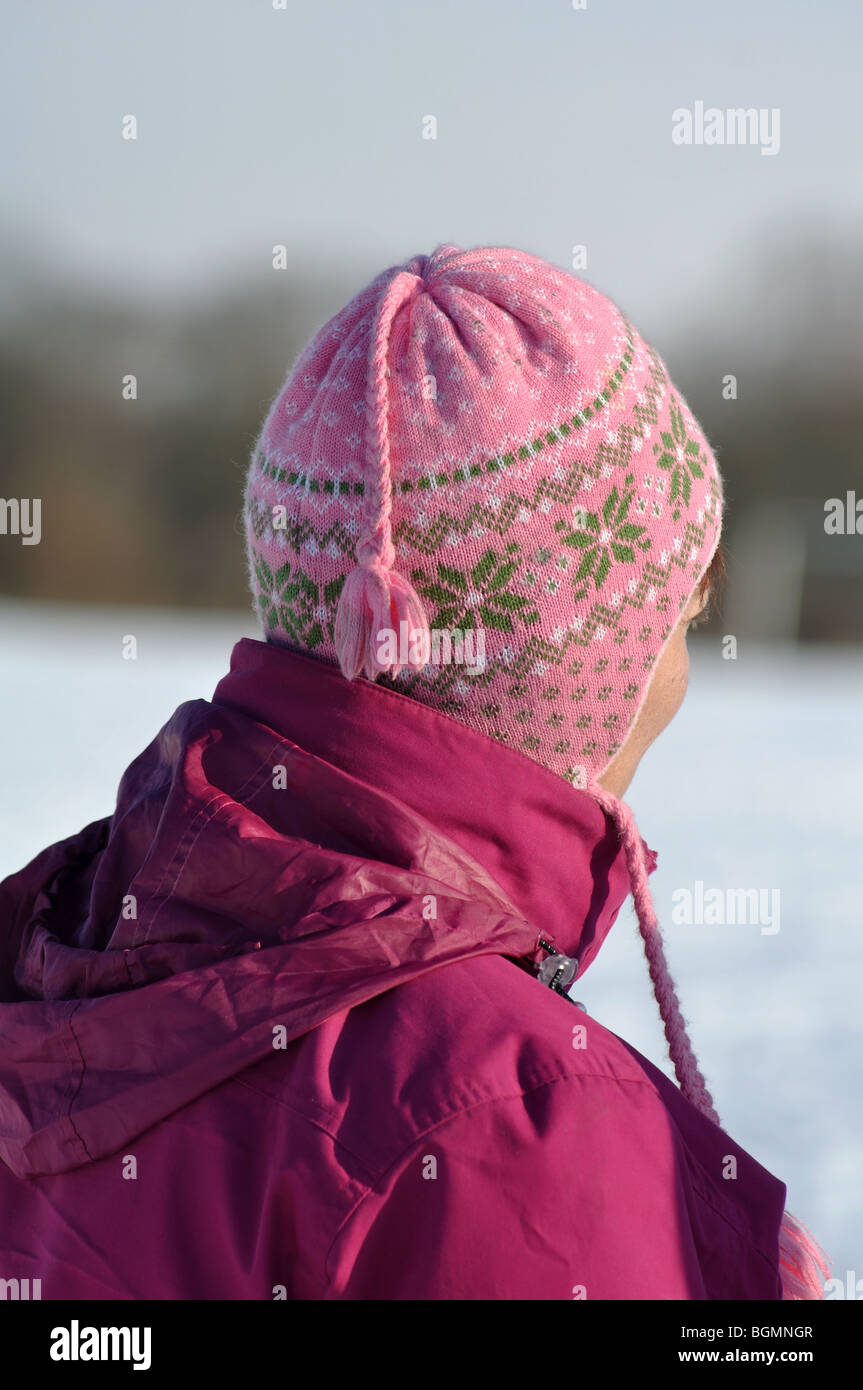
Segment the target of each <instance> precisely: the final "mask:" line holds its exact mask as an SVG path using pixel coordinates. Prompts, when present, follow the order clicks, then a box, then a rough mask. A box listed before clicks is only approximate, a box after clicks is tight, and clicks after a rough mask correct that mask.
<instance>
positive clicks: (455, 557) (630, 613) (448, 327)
mask: <svg viewBox="0 0 863 1390" xmlns="http://www.w3.org/2000/svg"><path fill="white" fill-rule="evenodd" d="M396 276H402V277H403V288H402V290H401V293H402V294H403V298H402V299H401V301H400V302H399V303H398V306H397V307H396V309H395V312H394V314H393V316H392V320H391V323H389V325H388V330H387V336H386V341H385V344H384V351H385V363H386V393H387V401H386V410H385V424H386V429H387V431H388V449H389V484H388V488H387V494H386V500H387V502H388V504H389V507H390V510H389V512H388V527H389V533H390V534H391V541H392V546H393V549H394V552H395V558H394V564H393V568H394V569H395V570H396V571H397V572H398V574H399V575H401V576H404V578H405V581H408V582H409V583H410V585H412V587H413V590H414V591H415V593H416V595H419V597H420V598H421V600H422V603H423V604H424V605H425V610H426V613H427V616H428V621H429V624H430V626H431V627H432V628H437V629H447V630H453V629H455V630H459V631H460V630H466V629H473V630H476V629H478V628H481V629H482V631H483V635H484V640H485V652H486V659H485V668H484V670H482V671H481V672H478V673H476V674H467V673H466V671H465V668H464V667H463V666H460V665H457V664H449V665H435V664H434V663H429V664H428V665H426V666H425V667H424V668H423V669H422V670H410V669H405V670H403V671H401V672H400V673H399V674H397V675H394V676H388V675H383V676H381V677H380V679H381V680H382V681H384V682H385V683H388V684H391V685H393V686H394V687H395V688H396V689H399V690H401V691H403V692H404V693H405V694H408V695H410V696H411V697H412V698H414V699H416V700H419V701H422V702H423V703H425V704H428V705H431V706H434V707H435V708H437V709H440V710H442V711H444V712H446V713H448V714H450V715H451V716H453V717H454V718H456V719H458V720H460V721H461V722H463V723H465V724H468V725H470V726H471V727H473V728H476V729H478V730H480V731H482V732H484V733H486V734H488V735H490V736H491V737H492V738H495V739H498V740H500V741H502V742H505V743H507V744H509V745H510V746H512V747H514V748H517V749H520V750H521V751H522V752H523V753H525V754H527V755H528V756H529V757H531V758H533V759H534V760H535V761H537V762H540V763H542V764H543V765H544V766H546V767H548V768H550V769H551V770H552V771H555V772H557V773H559V774H560V775H562V776H564V777H566V778H567V779H568V780H570V781H576V782H579V781H583V780H584V779H585V778H587V779H593V778H595V777H597V776H599V775H600V774H601V772H602V770H603V769H604V767H605V766H606V765H607V764H608V762H609V761H610V759H611V758H612V757H613V756H614V754H615V752H616V751H617V750H618V749H619V747H620V746H621V744H622V742H623V740H624V738H625V736H626V733H627V731H628V729H629V728H630V727H631V725H632V723H633V721H634V719H635V717H636V715H637V712H638V710H639V708H640V706H641V703H642V702H643V699H644V696H645V693H646V690H647V687H648V684H649V681H650V677H651V674H652V672H653V669H654V667H655V665H656V662H657V659H658V657H659V655H660V653H661V651H662V649H663V647H664V645H665V643H666V641H667V640H668V637H669V636H670V635H671V632H672V631H673V629H674V626H675V624H676V623H677V621H678V619H679V617H680V614H681V612H682V610H683V609H684V608H685V606H686V604H687V603H688V601H689V598H690V596H691V594H692V593H693V591H694V589H695V587H696V585H697V584H698V582H699V580H700V578H701V577H702V575H703V574H704V572H705V570H706V569H707V566H708V565H709V563H710V560H711V558H712V555H713V552H714V550H715V547H716V544H717V542H718V539H719V532H720V527H721V518H722V484H721V479H720V476H719V472H718V469H717V466H716V462H715V459H714V457H713V454H712V451H711V449H710V446H709V444H708V443H707V441H706V439H705V437H704V435H703V433H702V431H701V430H700V428H699V426H698V424H697V422H696V421H695V419H694V418H693V417H692V415H691V413H690V411H689V409H688V407H687V405H686V402H685V401H684V400H683V398H682V396H681V395H680V393H679V392H678V391H676V390H675V388H674V386H673V385H672V383H671V381H670V379H669V376H668V373H667V371H666V368H665V365H664V363H663V362H662V360H661V359H660V358H659V356H658V355H657V354H656V353H655V352H654V351H653V349H652V348H650V347H649V346H648V345H647V344H646V343H645V342H644V341H643V340H642V339H641V338H640V336H639V335H638V333H637V332H636V330H635V329H634V328H633V326H632V325H631V324H630V323H629V322H628V321H627V320H626V318H625V317H624V316H623V315H622V314H621V313H620V311H619V310H618V309H617V308H616V306H615V305H614V304H613V303H612V302H611V301H610V300H609V299H607V298H606V297H605V296H604V295H602V294H600V293H599V291H597V290H595V289H593V288H592V287H591V286H589V285H588V284H586V283H585V282H584V281H582V280H580V279H578V278H577V277H576V276H574V275H572V274H571V273H569V272H566V271H563V270H560V269H558V268H557V267H554V266H551V265H549V264H548V263H546V262H544V261H542V260H540V259H539V258H537V257H533V256H530V255H528V254H527V253H525V252H521V251H515V250H511V249H508V248H478V249H475V250H469V251H462V250H460V249H459V248H457V247H453V246H442V247H438V248H437V250H436V251H435V252H434V253H433V255H431V256H430V257H423V256H419V257H415V258H413V260H411V261H409V262H407V263H406V264H405V265H403V266H398V267H393V268H391V269H390V270H387V271H384V272H383V273H382V274H381V275H379V276H377V277H376V278H375V280H373V281H372V282H371V284H370V285H368V286H367V287H366V288H365V289H364V290H363V291H361V292H360V294H358V295H357V296H356V298H355V299H353V300H352V301H351V302H350V303H349V304H348V305H346V306H345V308H344V309H342V310H341V311H340V312H339V313H338V314H337V315H336V316H335V317H334V318H333V319H332V320H331V321H330V322H329V323H328V324H325V325H324V327H323V328H321V329H320V330H319V332H318V333H317V334H316V335H315V336H314V338H313V339H312V340H311V342H310V343H309V344H308V345H307V347H306V349H305V350H304V352H303V353H302V354H301V356H300V358H299V360H298V362H297V364H296V366H295V367H294V368H293V370H292V371H291V372H289V374H288V376H287V378H286V380H285V383H284V385H283V387H282V389H281V391H280V392H279V394H278V396H277V397H276V400H275V401H274V402H273V404H272V406H271V408H270V411H269V413H268V415H267V418H266V420H265V422H264V426H263V429H262V431H261V434H260V437H259V439H258V441H257V444H256V446H255V449H254V452H253V457H252V462H251V466H250V469H249V473H248V478H247V484H246V494H245V521H246V533H247V556H248V564H249V576H250V583H251V587H252V591H253V594H254V596H255V603H256V607H257V611H258V613H259V616H260V618H261V621H262V624H263V627H264V632H265V635H266V637H267V638H268V640H270V641H273V642H277V643H283V644H286V645H288V646H290V647H293V648H296V649H298V650H301V651H304V652H307V653H309V654H311V655H314V656H318V657H320V658H321V659H322V660H325V661H329V662H333V663H335V662H336V661H337V659H338V658H337V652H336V643H335V627H336V611H337V607H338V604H339V600H340V597H341V594H342V589H343V587H344V584H345V580H346V578H347V576H348V575H349V574H350V573H351V572H352V571H353V570H354V569H355V566H356V564H357V546H358V542H360V540H361V538H362V537H363V535H364V526H365V522H364V512H365V509H366V508H367V505H368V504H369V502H370V500H371V494H370V492H367V489H373V488H378V489H379V487H380V479H379V478H376V477H373V476H371V473H370V466H369V464H368V460H367V454H366V452H365V447H364V446H365V440H366V437H367V434H366V429H367V415H368V411H369V403H368V402H369V370H370V359H371V355H372V351H373V344H372V337H373V333H374V327H375V311H376V306H377V305H378V304H379V303H380V301H381V299H382V297H383V296H384V295H386V293H387V289H388V286H390V285H392V283H393V280H394V278H395V277H396Z"/></svg>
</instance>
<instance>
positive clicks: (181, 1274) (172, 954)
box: [0, 639, 785, 1300]
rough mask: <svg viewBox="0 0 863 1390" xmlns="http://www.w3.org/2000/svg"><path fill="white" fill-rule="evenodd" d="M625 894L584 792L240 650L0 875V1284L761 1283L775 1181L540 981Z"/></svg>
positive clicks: (586, 943) (179, 1293)
mask: <svg viewBox="0 0 863 1390" xmlns="http://www.w3.org/2000/svg"><path fill="white" fill-rule="evenodd" d="M628 886H629V885H628V881H627V875H626V868H625V864H624V860H623V855H622V852H621V850H620V846H619V842H618V836H617V831H616V830H615V829H614V827H613V825H612V823H611V822H610V821H608V820H607V819H606V816H605V813H604V812H603V811H602V810H601V809H600V808H599V807H598V805H597V804H596V803H595V802H594V801H593V800H592V799H591V798H590V797H589V796H588V795H587V794H586V793H584V792H581V791H578V790H576V789H575V788H573V787H569V786H567V784H566V783H565V782H564V781H563V780H562V779H561V778H559V777H556V776H554V775H553V774H551V773H550V772H547V771H546V770H545V769H543V768H542V767H540V766H538V765H537V764H534V763H533V762H531V761H530V760H529V759H527V758H525V757H524V756H523V755H522V754H520V753H518V752H516V751H514V750H512V749H509V748H507V747H504V746H501V745H498V744H496V743H495V742H493V741H492V740H490V739H488V738H486V737H485V736H484V735H482V734H479V733H476V732H474V731H472V730H470V729H467V728H464V727H463V726H461V725H460V724H458V723H456V722H455V721H453V720H451V719H449V718H448V717H447V716H446V715H442V714H440V713H437V712H435V711H433V710H430V709H428V708H426V707H424V706H422V705H420V704H416V703H414V702H413V701H411V700H408V699H406V698H405V697H404V696H402V695H400V694H397V693H395V692H394V691H392V690H390V689H386V688H383V687H381V686H379V685H373V684H372V683H370V682H368V681H365V680H358V681H356V682H353V683H348V682H346V681H345V680H344V679H343V678H342V676H341V675H340V674H339V673H338V671H336V670H335V669H334V668H330V667H327V666H325V665H322V664H320V663H318V662H316V661H314V660H312V659H310V658H308V657H304V656H299V655H295V654H293V653H289V652H287V651H285V650H284V649H279V648H277V647H273V646H269V645H267V644H265V643H263V642H257V641H251V640H248V639H244V640H242V641H240V642H238V643H237V645H236V647H235V649H234V652H233V656H232V663H231V671H230V674H229V675H227V676H226V677H225V678H224V679H223V680H222V681H221V682H220V684H219V685H218V687H217V689H216V692H215V694H214V697H213V699H212V701H210V702H208V701H206V700H193V701H190V702H189V703H187V704H184V705H182V706H181V707H180V708H179V709H178V710H177V711H176V713H175V714H174V715H173V717H172V718H171V719H170V720H169V722H168V723H167V724H166V725H165V727H164V728H163V729H162V730H161V732H160V733H159V734H158V736H157V737H156V738H155V739H154V741H153V742H152V743H151V744H150V746H149V747H148V748H147V749H145V751H144V752H143V753H142V754H141V755H140V756H139V757H138V758H136V759H135V761H134V762H133V763H132V764H131V765H130V767H129V768H128V769H127V771H126V773H125V774H124V776H123V779H122V781H121V783H120V787H119V791H118V796H117V806H116V810H115V812H114V814H113V816H111V817H108V818H106V819H104V820H100V821H96V822H94V823H93V824H91V825H89V826H87V827H86V828H85V829H84V830H82V831H81V832H80V833H79V834H77V835H74V836H72V837H71V838H70V839H67V840H64V841H62V842H61V843H59V844H56V845H52V846H51V847H50V848H49V849H46V850H45V851H44V852H43V853H42V854H40V855H38V856H37V858H36V859H34V860H33V861H32V863H30V864H29V865H28V866H27V867H26V868H25V869H22V870H21V871H20V872H19V873H17V874H14V875H12V876H11V877H10V878H7V879H6V880H5V881H4V882H3V883H2V884H0V999H2V1001H3V1002H2V1003H0V1160H2V1161H0V1277H2V1278H5V1279H7V1280H10V1279H18V1280H30V1281H35V1280H40V1281H41V1297H42V1298H43V1299H64V1298H80V1299H149V1298H156V1299H273V1298H278V1297H286V1298H290V1299H530V1300H534V1299H537V1300H541V1299H565V1300H569V1299H573V1298H587V1299H738V1298H739V1299H779V1298H780V1297H781V1289H780V1280H779V1273H778V1231H779V1225H780V1221H781V1218H782V1212H783V1207H784V1200H785V1186H784V1184H783V1183H781V1182H779V1181H778V1180H777V1179H776V1178H774V1177H773V1176H772V1175H771V1174H770V1173H768V1172H767V1171H766V1170H765V1169H764V1168H762V1167H761V1166H760V1164H758V1163H756V1162H755V1160H754V1159H753V1158H751V1157H750V1156H749V1154H747V1153H745V1152H744V1151H743V1150H742V1149H741V1148H740V1147H739V1146H738V1145H737V1144H735V1143H734V1142H733V1140H731V1139H729V1138H728V1136H727V1135H726V1134H725V1133H724V1132H723V1131H722V1130H721V1129H719V1128H717V1126H716V1125H714V1124H713V1123H711V1122H710V1121H709V1120H707V1119H705V1118H704V1117H703V1116H702V1115H701V1114H699V1112H698V1111H697V1110H696V1109H695V1108H694V1106H692V1105H691V1104H690V1103H689V1102H688V1101H687V1100H685V1099H684V1098H683V1096H682V1095H681V1094H680V1092H679V1091H678V1089H677V1087H676V1086H675V1085H674V1084H673V1082H671V1081H670V1080H668V1079H667V1078H666V1076H665V1075H664V1074H663V1073H662V1072H661V1071H660V1070H658V1068H657V1067H655V1066H653V1065H652V1064H651V1063H650V1062H649V1061H647V1060H646V1059H645V1058H644V1057H642V1056H640V1055H639V1054H638V1053H637V1052H636V1051H635V1050H634V1049H633V1048H632V1047H630V1046H629V1045H628V1044H627V1043H625V1042H623V1041H622V1040H621V1039H620V1038H618V1037H617V1036H616V1035H615V1034H614V1033H612V1032H610V1031H609V1030H608V1029H606V1028H604V1027H603V1026H602V1024H601V1023H600V1022H599V1021H598V1020H596V1019H594V1018H591V1017H590V1016H589V1015H588V1014H587V1013H585V1012H584V1011H582V1010H581V1009H579V1008H578V1007H576V1006H575V1005H574V1003H573V1002H572V1000H571V999H569V998H567V997H565V996H563V995H560V994H557V993H555V992H554V991H553V990H551V989H549V988H548V987H547V986H546V985H545V984H543V983H541V981H540V980H539V979H537V978H536V977H535V975H534V973H533V968H532V966H533V964H534V963H536V962H539V961H541V960H542V959H544V958H545V956H546V952H545V950H544V949H538V938H539V936H540V935H543V936H545V937H547V938H551V939H552V940H553V942H554V943H555V944H556V946H557V948H558V949H559V950H560V951H563V952H565V953H567V954H569V955H571V956H576V957H578V960H579V962H580V964H579V971H578V974H579V977H580V976H581V975H582V974H583V973H584V971H585V970H586V969H587V968H588V966H589V965H590V963H591V961H592V960H593V958H594V956H595V955H596V953H597V951H598V950H599V948H600V946H601V945H602V942H603V940H604V938H605V936H606V934H607V932H608V931H609V929H610V927H611V925H612V923H613V922H614V920H615V918H616V916H617V913H618V911H619V909H620V906H621V904H622V902H623V901H624V899H625V897H626V895H627V893H628ZM577 993H578V991H577ZM729 1155H733V1156H734V1157H735V1158H736V1160H737V1178H736V1180H735V1181H729V1180H727V1178H724V1177H723V1171H725V1172H727V1171H728V1165H727V1157H728V1156H729ZM21 1287H22V1288H26V1287H27V1286H24V1285H22V1286H21ZM30 1287H38V1286H34V1285H32V1284H31V1286H30Z"/></svg>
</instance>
